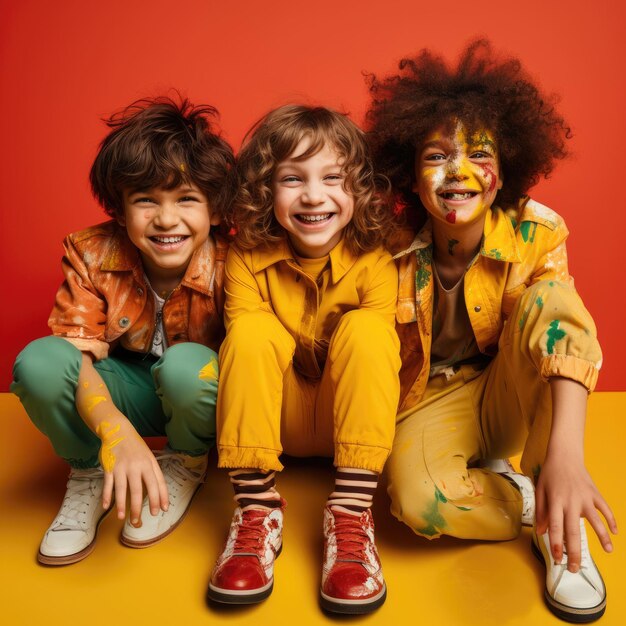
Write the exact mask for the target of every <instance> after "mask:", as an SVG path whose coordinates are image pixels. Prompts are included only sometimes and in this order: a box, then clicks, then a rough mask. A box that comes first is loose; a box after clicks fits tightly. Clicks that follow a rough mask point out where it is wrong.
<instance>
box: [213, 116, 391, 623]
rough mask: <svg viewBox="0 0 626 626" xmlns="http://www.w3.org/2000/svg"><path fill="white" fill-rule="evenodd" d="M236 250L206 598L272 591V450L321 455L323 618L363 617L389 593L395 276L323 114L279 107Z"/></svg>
mask: <svg viewBox="0 0 626 626" xmlns="http://www.w3.org/2000/svg"><path fill="white" fill-rule="evenodd" d="M238 167H239V175H240V192H239V196H238V199H237V201H236V203H235V208H234V212H233V222H234V224H235V225H236V228H237V230H238V233H237V239H236V243H237V245H235V246H234V247H233V248H232V249H231V252H229V255H228V258H227V261H226V279H225V290H226V304H225V310H224V312H225V324H226V329H227V335H226V339H225V341H224V344H223V345H222V349H221V351H220V370H221V373H222V382H221V386H220V392H219V397H218V409H217V410H218V450H219V466H220V467H224V468H229V469H231V470H232V471H231V472H230V478H231V482H232V483H233V485H234V488H235V494H236V496H235V499H236V502H237V504H238V507H237V509H236V510H235V515H234V518H233V522H232V525H231V529H230V533H229V537H228V540H227V542H226V547H225V549H224V552H223V554H222V555H221V556H220V558H219V559H218V562H217V564H216V566H215V569H214V572H213V575H212V578H211V583H210V585H209V591H208V596H209V598H210V599H212V600H214V601H218V602H225V603H233V604H245V603H253V602H258V601H260V600H263V599H264V598H266V597H267V596H269V594H270V593H271V591H272V586H273V562H274V558H275V556H276V555H277V554H278V552H279V551H280V549H281V545H282V544H281V531H282V521H283V508H284V504H285V503H284V500H282V498H281V497H280V495H279V493H278V491H277V490H276V488H275V486H274V485H275V482H274V476H275V472H276V471H280V470H281V469H282V468H283V466H282V464H281V462H280V460H279V457H280V454H281V452H283V451H284V452H285V453H287V454H290V455H295V456H320V455H321V456H332V455H334V462H335V465H336V467H337V468H338V469H337V478H336V486H335V491H334V492H333V493H332V494H331V496H330V498H329V500H328V504H327V507H326V509H325V516H324V536H325V555H324V568H323V573H322V584H321V590H320V596H321V603H322V607H323V608H325V609H326V610H330V611H334V612H339V613H365V612H369V611H371V610H373V609H375V608H376V607H378V606H380V605H381V604H382V603H383V602H384V600H385V597H386V587H385V583H384V580H383V577H382V570H381V567H380V561H379V559H378V554H377V551H376V546H375V544H374V526H373V521H372V515H371V511H370V506H371V501H372V496H373V493H374V490H375V488H376V483H377V477H378V474H379V473H380V472H381V470H382V469H383V466H384V464H385V461H386V459H387V457H388V455H389V452H390V449H391V444H392V441H393V435H394V426H395V412H396V407H397V403H398V397H399V380H398V370H399V368H400V360H399V344H398V338H397V335H396V332H395V330H394V317H395V307H396V297H397V284H398V278H397V270H396V267H395V265H394V262H393V260H392V258H391V256H390V255H389V253H388V252H386V251H385V250H384V249H383V248H381V247H380V244H381V241H383V238H384V237H385V235H386V233H387V229H388V228H389V227H390V224H389V220H388V217H387V215H388V213H387V211H386V209H385V206H384V203H382V202H381V200H380V198H381V195H380V194H379V193H378V192H377V189H376V180H375V177H374V174H373V171H372V167H371V163H370V160H369V157H368V154H367V150H366V146H365V142H364V137H363V135H362V133H361V131H360V130H359V129H358V128H357V127H356V126H355V125H354V124H353V123H352V122H350V120H349V119H348V118H347V117H345V116H344V115H341V114H338V113H335V112H333V111H330V110H328V109H324V108H310V107H304V106H285V107H281V108H279V109H277V110H275V111H273V112H271V113H270V114H268V115H267V116H266V117H265V118H264V119H263V120H261V121H260V122H259V123H258V125H257V126H256V127H255V128H254V129H253V132H252V135H251V136H250V139H249V141H248V142H247V144H246V145H245V146H244V148H243V149H242V151H241V154H240V156H239V161H238Z"/></svg>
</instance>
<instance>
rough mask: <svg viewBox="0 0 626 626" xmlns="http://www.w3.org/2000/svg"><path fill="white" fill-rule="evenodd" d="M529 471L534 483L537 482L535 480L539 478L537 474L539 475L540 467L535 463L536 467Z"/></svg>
mask: <svg viewBox="0 0 626 626" xmlns="http://www.w3.org/2000/svg"><path fill="white" fill-rule="evenodd" d="M530 471H531V473H532V475H533V477H534V478H535V482H537V478H539V474H541V465H540V464H539V463H537V465H533V467H532V468H531V470H530Z"/></svg>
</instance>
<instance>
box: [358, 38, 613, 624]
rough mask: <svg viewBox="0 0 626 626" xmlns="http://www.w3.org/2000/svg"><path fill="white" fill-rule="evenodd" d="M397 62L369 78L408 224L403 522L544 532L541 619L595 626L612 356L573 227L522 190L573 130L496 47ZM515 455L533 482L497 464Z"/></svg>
mask: <svg viewBox="0 0 626 626" xmlns="http://www.w3.org/2000/svg"><path fill="white" fill-rule="evenodd" d="M399 68H400V72H399V73H398V74H397V75H393V76H389V77H386V78H382V79H381V78H377V77H371V79H370V90H371V94H372V97H373V101H372V105H371V108H370V111H369V113H368V120H369V124H370V133H369V137H370V140H371V144H372V147H373V152H374V158H375V161H376V166H377V168H378V171H379V172H380V173H382V174H384V175H386V176H387V177H388V178H389V179H390V180H391V183H392V186H393V188H394V192H395V194H396V198H397V217H398V219H400V220H401V221H402V222H404V226H406V228H404V229H402V230H401V233H402V234H401V236H400V237H399V240H398V241H397V242H395V244H396V246H397V247H396V250H397V251H398V253H397V254H396V257H395V258H396V261H397V263H398V268H399V274H400V286H399V298H398V309H397V330H398V334H399V336H400V340H401V344H402V348H401V356H402V369H401V372H400V381H401V399H400V406H399V412H398V417H397V430H396V437H395V440H394V445H393V450H392V454H391V457H390V459H389V462H388V465H387V467H388V473H389V494H390V497H391V501H392V512H393V513H394V515H395V516H396V517H397V518H398V519H399V520H401V521H403V522H405V523H406V524H408V525H409V526H410V527H411V528H412V529H413V530H414V531H415V532H416V533H417V534H419V535H421V536H424V537H427V538H435V537H439V536H440V535H451V536H454V537H459V538H466V539H485V540H507V539H513V538H514V537H516V536H517V535H518V534H519V532H520V528H521V525H522V524H527V525H533V526H534V530H533V551H534V552H535V554H536V555H537V556H539V557H540V558H541V559H542V560H543V561H544V563H545V565H546V570H547V576H546V588H545V594H544V595H545V600H546V603H547V605H548V608H549V609H550V610H551V611H552V612H553V613H554V614H556V615H557V616H559V617H561V618H563V619H566V620H570V621H577V622H588V621H592V620H594V619H597V618H599V617H600V616H601V615H602V614H603V613H604V610H605V607H606V590H605V587H604V583H603V581H602V577H601V576H600V573H599V572H598V569H597V567H596V566H595V564H594V562H593V560H592V558H591V556H590V554H589V549H588V546H587V539H586V535H585V525H584V521H583V518H585V517H586V518H587V519H588V521H589V522H590V524H591V526H592V527H593V529H594V531H595V532H596V533H597V535H598V537H599V539H600V542H601V543H602V545H603V547H604V549H605V550H606V551H611V550H612V543H611V539H610V536H609V533H608V532H607V529H606V528H605V526H604V524H603V523H602V521H601V518H600V515H599V512H600V513H602V515H603V516H604V518H605V519H606V521H607V523H608V526H609V528H610V530H611V532H613V533H615V532H617V525H616V522H615V519H614V517H613V514H612V512H611V509H610V508H609V506H608V504H607V503H606V502H605V500H604V499H603V497H602V496H601V494H600V493H599V491H598V489H597V488H596V487H595V485H594V483H593V481H592V479H591V477H590V475H589V473H588V472H587V470H586V468H585V464H584V455H583V435H584V423H585V414H586V403H587V395H588V393H589V392H591V391H592V390H593V388H594V386H595V384H596V380H597V377H598V370H599V368H600V364H601V360H602V356H601V351H600V347H599V345H598V341H597V339H596V329H595V325H594V322H593V320H592V319H591V316H590V315H589V313H588V312H587V310H586V309H585V307H584V305H583V303H582V301H581V299H580V297H579V296H578V294H577V293H576V291H575V289H574V285H573V279H572V277H571V276H570V275H569V272H568V267H567V256H566V248H565V240H566V238H567V235H568V230H567V228H566V226H565V223H564V222H563V219H562V218H561V217H560V216H559V215H557V214H556V213H555V212H554V211H552V210H551V209H549V208H547V207H545V206H543V205H541V204H539V203H538V202H536V201H534V200H531V199H530V198H529V197H528V196H527V195H525V194H526V193H527V192H528V190H529V189H530V188H531V187H532V186H533V185H535V184H536V183H537V182H538V180H539V179H540V178H541V177H542V176H544V177H547V176H548V175H549V174H550V173H551V172H552V170H553V168H554V166H555V163H556V161H557V160H559V159H563V158H564V157H565V156H567V154H568V150H567V146H566V143H567V140H568V139H569V138H570V129H569V127H568V126H567V124H566V122H565V120H564V119H563V117H561V115H560V114H559V113H558V112H557V110H556V109H555V102H556V97H555V96H550V97H548V96H546V95H544V94H542V93H541V92H540V90H539V89H538V88H537V86H536V85H535V83H534V82H533V80H532V79H531V78H530V77H529V76H528V74H527V73H526V72H525V71H524V70H523V68H522V66H521V64H520V62H519V60H517V59H515V58H500V57H498V56H497V55H496V54H495V53H494V52H493V50H492V48H491V45H490V44H489V42H487V41H485V40H478V41H474V42H472V43H471V44H470V45H469V46H468V47H467V48H466V49H465V50H464V52H463V53H462V55H461V57H460V59H459V61H458V63H457V64H456V65H454V66H450V65H448V64H447V63H446V62H445V61H444V60H443V59H442V58H441V57H440V56H437V55H435V54H433V53H432V52H430V51H428V50H423V51H421V52H420V53H419V54H418V55H417V56H415V57H412V58H406V59H403V60H402V61H401V62H400V65H399ZM402 237H404V239H402ZM520 450H523V454H522V460H521V468H522V472H523V474H519V473H516V472H515V471H514V470H513V468H512V466H510V464H508V462H505V461H497V459H501V458H506V457H509V456H510V455H512V454H515V453H517V452H519V451H520ZM479 461H480V462H479ZM531 477H532V479H531ZM533 479H534V480H533ZM535 512H536V514H535Z"/></svg>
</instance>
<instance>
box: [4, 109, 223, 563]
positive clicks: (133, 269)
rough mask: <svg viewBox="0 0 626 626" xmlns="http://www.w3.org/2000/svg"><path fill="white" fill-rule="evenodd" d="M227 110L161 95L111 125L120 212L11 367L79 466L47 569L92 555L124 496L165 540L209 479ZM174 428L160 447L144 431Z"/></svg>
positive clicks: (107, 192) (72, 268)
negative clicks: (222, 114)
mask: <svg viewBox="0 0 626 626" xmlns="http://www.w3.org/2000/svg"><path fill="white" fill-rule="evenodd" d="M216 115H217V111H216V110H215V109H214V108H213V107H211V106H195V105H193V104H192V103H191V102H189V101H188V100H186V99H183V98H177V99H176V100H174V99H171V98H155V99H146V100H139V101H137V102H135V103H133V104H131V105H130V106H128V107H127V108H125V109H124V110H123V111H121V112H120V113H119V114H116V115H113V116H112V117H111V118H109V119H108V120H107V125H108V127H109V132H108V134H107V135H106V137H105V138H104V140H103V141H102V144H101V145H100V148H99V150H98V153H97V155H96V158H95V160H94V163H93V165H92V168H91V174H90V180H91V187H92V191H93V193H94V196H95V197H96V198H97V199H98V201H99V202H100V203H101V205H102V207H103V208H104V210H105V212H106V213H107V215H108V216H109V217H110V218H111V219H110V220H108V221H106V222H104V223H102V224H98V225H96V226H92V227H90V228H86V229H84V230H81V231H78V232H75V233H72V234H70V235H68V236H67V237H66V238H65V241H64V248H65V254H64V257H63V263H62V265H63V272H64V275H65V280H64V282H63V284H62V285H61V287H60V288H59V290H58V292H57V295H56V300H55V305H54V308H53V309H52V313H51V314H50V319H49V320H48V324H49V326H50V329H51V331H52V336H49V337H44V338H42V339H37V340H36V341H33V342H32V343H30V344H29V345H28V346H26V348H24V350H23V351H22V352H21V353H20V354H19V356H18V357H17V360H16V362H15V367H14V369H13V377H14V380H13V384H12V386H11V390H12V391H13V392H14V393H15V394H17V395H18V396H19V398H20V400H21V401H22V404H23V405H24V408H25V409H26V411H27V413H28V415H29V417H30V418H31V419H32V421H33V422H34V424H35V425H36V426H37V427H38V428H39V429H40V430H41V431H42V432H43V433H44V434H45V435H46V436H47V437H48V438H49V439H50V441H51V443H52V445H53V447H54V450H55V452H56V453H57V454H58V455H59V456H60V457H62V458H63V459H65V460H66V461H67V462H68V463H69V465H70V467H71V471H70V477H69V480H68V483H67V490H66V493H65V497H64V499H63V504H62V505H61V508H60V510H59V512H58V514H57V516H56V517H55V519H54V520H53V522H52V524H51V525H50V527H49V528H48V530H47V531H46V533H45V535H44V538H43V540H42V542H41V545H40V547H39V554H38V560H39V561H40V562H41V563H44V564H46V565H66V564H69V563H75V562H77V561H80V560H81V559H84V558H85V557H86V556H87V555H88V554H90V553H91V551H92V550H93V549H94V546H95V543H96V535H97V529H98V525H99V524H100V522H101V521H102V519H103V518H104V516H105V515H106V514H107V513H108V512H109V511H110V510H111V509H112V508H113V507H114V506H115V508H116V509H117V516H118V518H119V519H122V520H123V519H124V518H125V516H126V496H127V493H128V494H129V499H130V509H129V515H128V518H127V519H126V522H125V524H124V528H123V530H122V534H121V541H122V543H124V544H125V545H127V546H130V547H134V548H143V547H147V546H150V545H152V544H155V543H157V542H158V541H160V540H161V539H163V538H164V537H166V536H167V535H168V534H169V533H171V532H172V531H173V530H174V529H175V528H176V527H177V526H178V524H179V523H180V522H181V520H182V519H183V518H184V516H185V514H186V512H187V510H188V508H189V505H190V503H191V500H192V498H193V496H194V494H195V493H196V492H197V490H198V489H199V487H200V486H201V484H202V482H203V480H204V475H205V472H206V467H207V451H208V450H209V448H210V447H211V446H212V445H213V444H214V442H215V409H216V397H217V378H218V369H217V352H216V351H217V350H218V348H219V345H220V343H221V340H222V338H223V336H224V328H223V323H222V307H223V300H224V295H223V274H224V262H225V258H226V250H227V248H228V245H227V242H226V240H225V239H224V238H223V237H220V235H219V231H218V224H219V222H220V217H221V215H222V214H223V213H224V212H225V210H226V207H227V206H228V204H229V202H230V200H231V198H232V173H233V166H234V156H233V153H232V150H231V148H230V146H229V145H228V144H227V143H226V142H225V141H224V140H223V139H222V138H221V137H220V136H219V135H218V134H217V133H216V132H215V129H214V119H215V117H216ZM164 435H165V436H167V448H166V449H165V450H163V451H158V452H156V453H153V452H152V451H151V450H150V449H149V448H148V446H147V445H146V443H145V442H144V440H143V438H142V437H150V436H152V437H154V436H164ZM144 488H145V494H146V495H145V497H144ZM114 501H115V505H114V504H113V502H114Z"/></svg>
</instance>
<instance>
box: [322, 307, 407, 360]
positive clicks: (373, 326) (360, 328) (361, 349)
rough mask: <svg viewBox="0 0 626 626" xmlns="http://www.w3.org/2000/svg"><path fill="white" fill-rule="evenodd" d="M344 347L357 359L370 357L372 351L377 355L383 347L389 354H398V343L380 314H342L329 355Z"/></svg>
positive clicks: (362, 310) (394, 334) (366, 310)
mask: <svg viewBox="0 0 626 626" xmlns="http://www.w3.org/2000/svg"><path fill="white" fill-rule="evenodd" d="M344 347H345V348H346V349H349V350H350V352H351V354H352V355H353V358H355V359H358V358H361V357H363V358H367V357H371V355H372V352H373V351H375V352H376V353H377V354H379V353H380V352H381V351H383V350H385V347H387V348H388V351H389V352H390V353H393V354H396V353H399V351H400V342H399V339H398V335H397V334H396V331H395V329H394V328H393V326H392V325H391V324H389V323H387V321H386V320H385V318H384V317H383V316H382V315H381V314H380V313H378V312H377V311H370V310H368V309H356V310H354V311H348V313H346V314H344V315H343V316H342V318H341V320H340V321H339V324H337V328H336V329H335V332H334V333H333V338H332V341H331V346H330V348H329V353H332V352H334V351H337V350H341V349H342V348H344ZM331 358H332V357H331ZM399 358H400V357H399V354H398V356H397V359H398V361H399Z"/></svg>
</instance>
